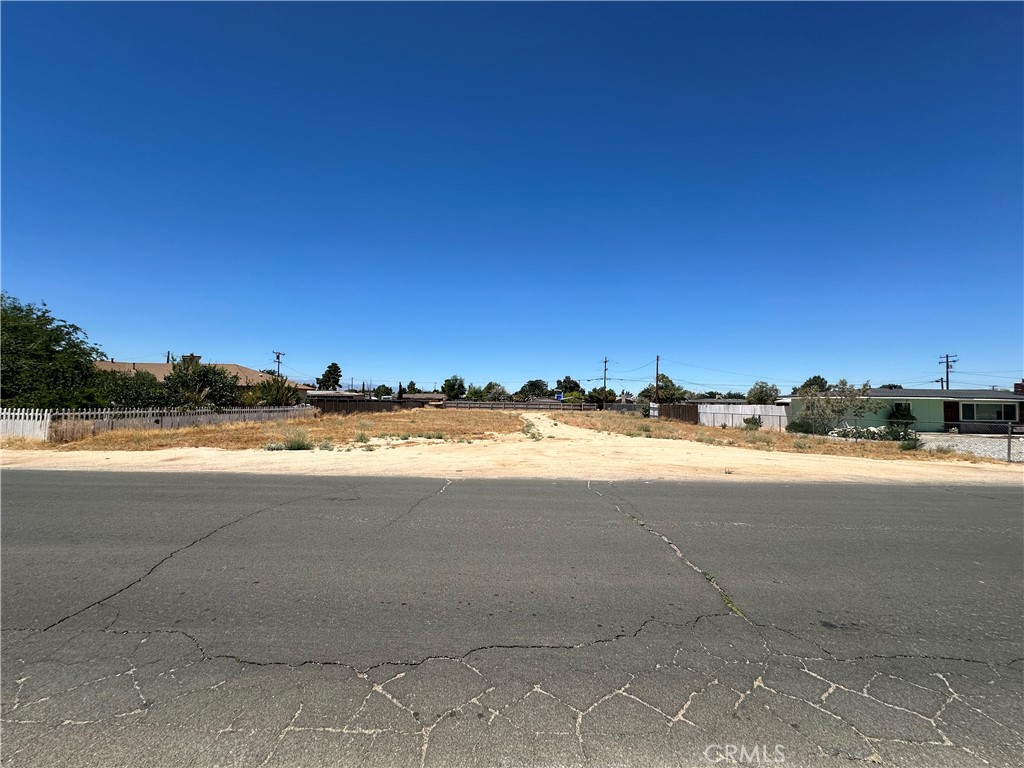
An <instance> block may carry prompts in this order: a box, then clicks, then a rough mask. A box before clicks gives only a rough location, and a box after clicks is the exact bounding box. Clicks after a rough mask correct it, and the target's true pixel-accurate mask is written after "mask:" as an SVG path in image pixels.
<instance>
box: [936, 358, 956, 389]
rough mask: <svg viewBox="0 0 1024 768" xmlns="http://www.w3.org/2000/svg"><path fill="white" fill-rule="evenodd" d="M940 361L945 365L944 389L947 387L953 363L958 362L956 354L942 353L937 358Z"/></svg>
mask: <svg viewBox="0 0 1024 768" xmlns="http://www.w3.org/2000/svg"><path fill="white" fill-rule="evenodd" d="M939 362H940V363H945V365H946V389H949V372H950V371H951V370H952V369H953V363H955V362H958V361H957V356H956V355H955V354H954V355H943V356H942V357H940V358H939Z"/></svg>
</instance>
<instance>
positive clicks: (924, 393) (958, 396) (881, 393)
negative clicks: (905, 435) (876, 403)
mask: <svg viewBox="0 0 1024 768" xmlns="http://www.w3.org/2000/svg"><path fill="white" fill-rule="evenodd" d="M868 397H878V398H885V399H887V400H960V401H962V400H998V401H1004V402H1007V401H1008V402H1015V403H1019V402H1024V395H1018V394H1014V393H1013V392H999V391H995V390H991V389H875V388H872V389H869V390H868ZM799 398H800V395H796V394H793V395H789V396H788V397H784V398H779V400H789V399H799ZM776 402H778V401H776Z"/></svg>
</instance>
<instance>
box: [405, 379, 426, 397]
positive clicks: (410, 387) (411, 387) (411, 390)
mask: <svg viewBox="0 0 1024 768" xmlns="http://www.w3.org/2000/svg"><path fill="white" fill-rule="evenodd" d="M405 391H406V393H407V394H410V395H418V394H420V393H421V392H422V391H423V390H422V389H420V388H419V387H417V386H416V382H415V381H410V382H409V383H408V384H407V385H406V387H405Z"/></svg>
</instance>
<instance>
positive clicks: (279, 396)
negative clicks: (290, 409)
mask: <svg viewBox="0 0 1024 768" xmlns="http://www.w3.org/2000/svg"><path fill="white" fill-rule="evenodd" d="M301 399H302V393H301V392H299V389H298V387H296V386H295V385H294V384H292V383H291V382H290V381H288V379H286V378H285V377H284V376H278V375H277V374H276V373H275V374H274V375H273V376H271V377H270V378H269V379H264V380H263V381H261V382H260V383H259V384H257V385H256V386H254V387H249V389H248V390H247V391H245V392H243V393H242V397H241V400H242V403H243V404H244V405H247V406H260V405H267V406H281V405H297V404H298V403H299V401H300V400H301Z"/></svg>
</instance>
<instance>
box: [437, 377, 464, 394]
mask: <svg viewBox="0 0 1024 768" xmlns="http://www.w3.org/2000/svg"><path fill="white" fill-rule="evenodd" d="M441 394H442V395H444V396H445V397H447V398H448V399H449V400H458V399H459V398H461V397H462V396H463V395H465V394H466V382H465V381H464V380H463V378H462V377H461V376H449V377H448V378H447V379H445V380H444V384H442V385H441Z"/></svg>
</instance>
